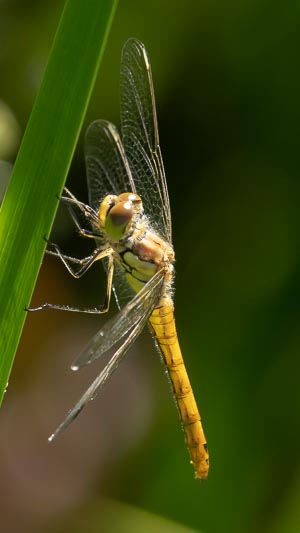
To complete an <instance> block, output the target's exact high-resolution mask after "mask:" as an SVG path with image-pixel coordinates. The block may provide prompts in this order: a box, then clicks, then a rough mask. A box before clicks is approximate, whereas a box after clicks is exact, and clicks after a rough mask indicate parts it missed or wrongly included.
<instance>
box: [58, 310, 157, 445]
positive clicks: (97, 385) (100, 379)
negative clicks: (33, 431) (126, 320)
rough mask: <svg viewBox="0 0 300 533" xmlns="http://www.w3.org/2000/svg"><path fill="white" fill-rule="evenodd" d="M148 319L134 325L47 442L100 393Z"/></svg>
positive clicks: (146, 317)
mask: <svg viewBox="0 0 300 533" xmlns="http://www.w3.org/2000/svg"><path fill="white" fill-rule="evenodd" d="M148 318H149V314H147V315H144V316H143V317H142V318H141V320H140V321H139V322H138V323H137V324H136V325H135V327H134V328H133V329H132V331H131V332H130V334H129V335H128V337H127V338H126V340H125V341H124V343H123V344H122V346H120V348H119V349H118V350H117V351H116V352H115V353H114V355H113V356H112V358H111V360H110V361H109V363H108V364H107V365H106V367H105V368H104V369H103V370H102V371H101V372H100V374H99V376H97V377H96V379H95V380H94V381H93V383H92V384H91V385H90V386H89V388H88V389H87V390H86V392H85V393H84V394H83V395H82V397H81V398H80V400H78V402H77V403H76V404H75V405H74V406H73V407H72V409H70V411H69V412H68V414H67V416H66V418H65V419H64V420H63V422H62V423H61V424H60V425H59V426H58V428H57V429H56V430H55V431H54V433H52V435H51V436H50V437H49V441H51V442H52V441H53V440H54V439H56V437H57V436H58V435H59V433H61V432H62V431H63V430H64V429H66V428H67V427H68V426H69V425H70V424H71V422H73V420H74V419H75V418H76V417H77V416H78V415H79V413H80V412H81V411H82V409H83V408H84V407H85V406H86V404H87V403H88V402H89V401H90V400H94V399H95V398H96V396H97V394H99V392H100V391H101V389H102V388H103V387H104V385H105V384H106V382H107V380H108V378H109V377H110V376H111V375H112V373H113V372H114V370H116V369H117V368H118V366H119V364H120V362H121V361H122V359H123V358H124V356H125V355H126V353H127V352H128V350H129V348H130V347H131V346H132V344H133V343H134V341H135V340H136V338H137V337H138V336H139V334H140V333H141V331H142V329H143V328H144V326H145V323H146V321H147V319H148Z"/></svg>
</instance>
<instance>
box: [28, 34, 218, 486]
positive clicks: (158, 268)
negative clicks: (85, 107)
mask: <svg viewBox="0 0 300 533" xmlns="http://www.w3.org/2000/svg"><path fill="white" fill-rule="evenodd" d="M121 125H122V137H121V136H120V135H119V133H118V131H117V129H116V127H115V126H114V125H113V124H111V123H110V122H107V121H105V120H97V121H95V122H93V123H92V124H91V125H90V126H89V128H88V130H87V133H86V137H85V159H86V170H87V182H88V191H89V205H85V204H83V203H82V202H80V201H78V200H77V199H76V198H75V197H74V196H73V195H72V193H70V192H69V191H68V190H67V189H65V190H66V194H67V196H66V197H64V198H63V199H64V200H65V201H66V202H68V203H69V207H70V209H71V214H72V212H73V211H72V209H73V208H74V207H76V208H78V209H79V210H80V211H81V212H82V213H83V215H84V217H85V219H86V220H88V222H89V223H90V227H91V229H89V230H86V229H83V228H82V227H81V226H80V224H79V222H78V220H77V218H76V216H75V215H74V212H73V215H72V216H73V219H74V222H75V224H76V226H77V229H78V230H79V233H80V234H81V235H82V236H85V237H94V239H95V243H96V248H95V250H94V252H93V253H92V254H91V255H90V256H88V257H87V258H84V259H76V258H73V257H69V256H66V255H63V254H62V253H61V252H60V250H59V248H58V247H57V246H56V245H54V250H55V251H54V252H52V254H53V255H55V256H58V257H59V258H60V259H61V260H62V261H63V263H64V265H65V266H66V267H67V269H68V271H69V272H70V273H71V274H72V275H73V276H74V277H76V278H79V277H80V276H82V275H83V274H84V273H85V272H86V271H87V270H88V269H89V268H90V267H91V265H92V264H93V263H94V262H95V261H98V260H102V259H104V260H105V261H106V271H107V294H106V300H105V303H104V305H103V306H101V307H99V308H93V309H85V310H83V312H87V313H104V312H106V311H108V308H109V303H110V295H111V292H112V289H113V290H114V294H115V296H116V299H117V303H118V305H119V308H120V312H119V314H117V315H116V316H114V317H113V318H111V319H110V320H109V321H108V322H107V323H106V324H105V325H104V326H103V327H102V328H101V329H100V330H99V331H98V332H97V333H96V335H95V336H94V337H93V338H92V339H91V341H90V342H89V343H88V345H87V346H86V347H85V349H84V350H83V351H82V353H81V354H80V355H79V357H78V359H77V360H76V362H75V364H74V365H73V366H72V368H73V370H78V369H79V368H81V367H83V366H85V365H87V364H90V363H92V362H93V361H94V360H95V359H98V358H99V357H102V355H103V354H106V353H107V351H108V350H109V349H111V348H112V347H115V346H116V345H118V343H119V344H120V346H119V348H117V349H116V348H115V352H114V354H113V356H112V357H111V359H110V360H109V362H108V363H107V365H106V366H105V367H104V369H103V370H102V372H101V373H100V374H99V375H98V376H97V377H96V379H95V380H94V382H93V383H92V384H91V385H90V387H89V388H88V390H87V391H86V392H85V393H84V394H83V396H82V397H81V398H80V400H79V401H78V402H77V403H76V404H75V405H74V407H73V408H72V409H71V410H70V411H69V413H68V415H67V416H66V418H65V420H64V421H63V422H62V423H61V424H60V426H59V427H58V428H57V429H56V431H55V432H54V433H53V434H52V435H51V437H50V440H53V439H54V438H56V437H57V435H58V434H59V433H60V432H61V431H62V430H63V429H65V428H66V427H67V426H68V425H69V424H70V423H71V422H72V421H73V420H74V418H75V417H76V416H77V415H78V414H79V413H80V411H81V410H82V408H83V407H84V406H85V405H86V404H87V402H88V401H89V400H91V399H93V398H95V396H96V395H97V394H98V393H99V391H100V390H101V389H102V388H103V386H104V385H105V383H106V382H107V380H108V379H109V378H110V376H111V375H112V373H113V371H114V370H115V369H116V368H117V367H118V366H119V363H120V361H121V360H122V359H123V357H124V356H125V354H126V353H127V351H128V350H129V348H130V347H131V346H132V345H133V343H134V342H135V340H136V339H137V337H138V336H139V335H140V333H141V331H142V330H143V328H144V326H145V325H146V324H147V322H148V323H149V326H150V329H151V331H152V333H153V336H154V337H155V339H156V341H157V344H158V346H159V348H160V352H161V355H162V358H163V360H164V363H165V366H166V370H167V373H168V375H169V378H170V382H171V384H172V388H173V394H174V398H175V401H176V404H177V407H178V411H179V415H180V418H181V423H182V427H183V430H184V434H185V439H186V443H187V446H188V449H189V453H190V457H191V463H192V464H193V467H194V471H195V477H197V478H200V479H205V478H206V477H207V474H208V451H207V448H206V440H205V436H204V432H203V428H202V424H201V418H200V414H199V411H198V408H197V404H196V401H195V397H194V395H193V391H192V387H191V384H190V381H189V378H188V375H187V372H186V369H185V365H184V362H183V358H182V354H181V350H180V346H179V342H178V338H177V333H176V326H175V319H174V305H173V291H172V283H173V273H174V270H173V261H174V251H173V247H172V231H171V213H170V204H169V196H168V190H167V183H166V178H165V173H164V166H163V161H162V156H161V152H160V146H159V137H158V128H157V117H156V110H155V101H154V89H153V82H152V74H151V68H150V61H149V58H148V55H147V52H146V49H145V47H144V45H143V44H142V43H141V42H140V41H138V40H136V39H129V40H128V41H127V42H126V43H125V45H124V47H123V51H122V59H121ZM125 191H131V192H125ZM74 264H75V266H76V267H78V268H77V270H76V269H74V268H73V265H74ZM49 307H50V308H54V309H64V310H68V311H80V310H79V309H77V308H72V307H67V306H60V305H53V304H44V305H43V306H40V308H37V309H45V308H49Z"/></svg>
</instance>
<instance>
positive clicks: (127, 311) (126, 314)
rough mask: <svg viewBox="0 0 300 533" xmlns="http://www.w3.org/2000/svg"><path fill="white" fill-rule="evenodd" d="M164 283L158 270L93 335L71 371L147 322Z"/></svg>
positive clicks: (93, 359)
mask: <svg viewBox="0 0 300 533" xmlns="http://www.w3.org/2000/svg"><path fill="white" fill-rule="evenodd" d="M163 282H164V271H163V270H159V271H158V272H157V273H156V274H155V275H154V276H153V277H152V278H151V279H150V280H149V281H148V282H147V283H146V284H145V285H144V287H143V288H142V289H141V290H140V291H139V292H138V293H137V294H136V295H135V296H134V298H133V299H132V300H131V301H130V302H129V303H128V304H127V305H126V306H125V307H123V309H122V310H121V311H120V313H118V314H117V315H116V316H114V317H113V318H111V319H110V320H109V321H108V322H106V324H104V326H103V327H102V328H101V329H100V330H99V331H98V332H97V333H96V335H94V337H93V338H92V339H91V340H90V342H89V343H88V345H87V346H86V347H85V348H84V350H83V352H82V353H81V354H80V355H79V357H78V358H77V359H76V361H75V362H74V364H73V365H72V369H73V370H78V369H79V368H82V367H83V366H86V365H88V364H90V363H92V362H93V361H95V359H98V358H99V357H101V355H103V354H104V353H106V352H107V351H108V350H109V349H110V348H111V347H112V346H114V344H116V343H117V342H119V341H120V340H121V339H122V338H123V337H124V336H125V335H126V334H128V332H129V331H130V330H131V329H132V328H133V327H135V326H136V324H138V323H139V322H140V321H141V320H144V317H146V319H145V320H147V318H148V316H149V315H150V313H151V312H152V310H153V308H154V307H155V305H156V304H157V302H158V300H159V298H160V295H161V291H162V286H163Z"/></svg>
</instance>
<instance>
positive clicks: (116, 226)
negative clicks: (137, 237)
mask: <svg viewBox="0 0 300 533" xmlns="http://www.w3.org/2000/svg"><path fill="white" fill-rule="evenodd" d="M142 214H143V204H142V201H141V198H140V197H139V196H138V194H134V193H122V194H119V196H116V195H114V194H109V195H108V196H106V197H105V198H104V200H103V201H102V202H101V204H100V207H99V226H100V230H101V231H102V232H103V233H104V234H105V235H106V237H107V239H108V240H109V241H111V242H118V241H121V240H122V239H124V238H128V237H129V235H130V234H131V233H132V232H133V231H134V228H135V226H136V224H137V223H138V220H139V219H140V218H141V216H142Z"/></svg>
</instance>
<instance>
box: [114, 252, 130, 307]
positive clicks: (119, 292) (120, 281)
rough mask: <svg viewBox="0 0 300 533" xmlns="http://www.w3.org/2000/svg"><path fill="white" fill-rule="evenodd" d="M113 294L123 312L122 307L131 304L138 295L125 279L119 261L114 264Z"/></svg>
mask: <svg viewBox="0 0 300 533" xmlns="http://www.w3.org/2000/svg"><path fill="white" fill-rule="evenodd" d="M113 293H114V297H115V300H116V303H117V306H118V309H119V311H121V309H122V307H124V306H125V305H126V304H127V303H128V302H130V301H131V300H132V299H133V298H134V296H135V294H136V293H135V292H134V290H133V289H132V287H131V286H130V285H129V283H128V281H127V279H126V278H125V271H124V268H123V267H122V266H121V265H120V264H119V263H118V262H117V261H115V264H114V278H113Z"/></svg>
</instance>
